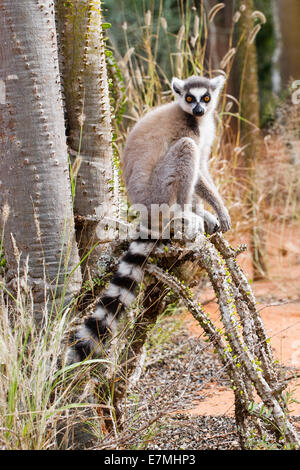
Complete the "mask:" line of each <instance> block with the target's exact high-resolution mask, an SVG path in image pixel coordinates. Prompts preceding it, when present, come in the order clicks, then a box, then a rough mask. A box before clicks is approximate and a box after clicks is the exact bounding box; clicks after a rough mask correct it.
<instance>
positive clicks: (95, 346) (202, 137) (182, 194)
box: [67, 77, 230, 363]
mask: <svg viewBox="0 0 300 470" xmlns="http://www.w3.org/2000/svg"><path fill="white" fill-rule="evenodd" d="M223 83H224V78H223V77H216V78H215V79H207V78H203V77H191V78H189V79H187V80H179V79H176V78H174V79H173V80H172V88H173V90H174V93H175V96H176V97H177V101H176V102H173V103H170V104H166V105H164V106H161V107H159V108H157V109H155V110H153V111H151V112H150V113H148V114H147V115H146V116H145V117H143V118H142V119H141V120H140V121H139V122H138V123H137V124H136V125H135V126H134V128H133V130H132V131H131V133H130V134H129V137H128V140H127V143H126V146H125V149H124V154H123V175H124V178H125V184H126V187H127V191H128V195H129V198H130V201H131V203H132V204H134V205H140V204H143V205H144V206H146V208H147V209H150V208H151V205H152V204H157V205H160V206H161V205H162V204H166V205H167V206H168V207H171V206H173V205H175V204H177V205H178V206H179V207H180V208H181V209H184V206H185V205H186V204H190V205H191V206H192V202H194V204H195V203H198V202H199V198H200V199H204V200H206V201H207V202H208V203H209V204H210V205H211V207H212V208H213V209H214V210H215V212H216V214H217V216H218V218H219V222H218V220H217V219H216V218H215V217H214V216H213V215H212V214H210V213H209V212H207V211H204V210H203V209H201V210H200V212H199V207H200V206H199V204H196V208H197V211H198V212H197V211H195V212H190V213H188V214H186V212H185V213H184V214H182V213H180V211H179V216H180V217H181V216H182V215H183V217H184V218H185V219H188V224H187V225H188V227H187V230H186V234H187V238H192V237H193V236H194V235H195V234H196V233H199V232H203V231H204V229H205V230H206V231H207V232H208V233H213V232H215V231H217V230H219V229H221V230H222V231H226V230H229V229H230V217H229V215H228V212H227V210H226V208H225V206H224V204H223V201H222V199H221V197H220V195H219V193H218V191H217V189H216V187H215V185H214V183H213V181H212V179H211V177H210V174H209V171H208V157H209V154H210V150H211V146H212V143H213V140H214V137H215V124H214V117H213V113H214V110H215V108H216V105H217V100H218V96H219V93H220V91H221V88H222V86H223ZM187 93H189V94H191V95H192V96H193V100H192V101H193V102H191V103H188V102H186V99H185V98H186V95H187ZM208 93H209V95H210V101H209V102H207V103H206V102H205V100H204V99H203V96H205V94H208ZM200 109H201V113H202V115H201V116H200V115H198V112H199V110H200ZM174 215H175V218H176V217H177V214H174ZM154 232H156V233H157V227H155V228H154V230H153V227H152V226H151V234H153V233H154ZM147 235H148V234H147ZM154 245H155V242H154V241H153V240H152V241H151V240H147V241H145V240H142V238H141V237H139V239H138V240H136V241H134V242H132V243H131V244H130V246H129V250H128V252H127V254H125V255H124V256H123V258H122V259H121V261H120V264H119V266H118V270H117V272H116V274H115V275H114V277H113V278H112V280H111V282H110V285H109V287H108V288H107V289H106V290H105V291H104V293H103V295H102V297H101V299H100V302H99V305H98V307H97V308H96V309H95V311H94V312H93V313H92V314H91V315H90V316H89V317H87V318H86V319H85V320H84V322H83V324H82V325H81V327H80V328H79V329H78V330H77V332H76V334H75V336H74V340H73V343H72V344H71V345H70V347H69V350H68V359H67V360H68V363H72V362H74V361H81V360H84V359H85V358H86V357H93V356H98V355H101V354H103V352H104V351H105V349H106V348H107V347H110V344H111V340H112V339H113V338H114V335H115V331H116V327H117V322H118V318H119V316H120V315H121V314H122V312H124V310H126V309H127V308H128V307H129V306H130V305H131V304H132V302H133V301H134V299H135V297H136V295H137V292H136V287H137V285H138V284H139V283H140V282H141V281H142V278H143V264H144V262H146V261H147V257H148V256H149V254H150V252H151V250H152V249H153V246H154ZM134 286H135V287H134Z"/></svg>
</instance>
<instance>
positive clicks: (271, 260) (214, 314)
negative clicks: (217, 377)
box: [186, 225, 300, 416]
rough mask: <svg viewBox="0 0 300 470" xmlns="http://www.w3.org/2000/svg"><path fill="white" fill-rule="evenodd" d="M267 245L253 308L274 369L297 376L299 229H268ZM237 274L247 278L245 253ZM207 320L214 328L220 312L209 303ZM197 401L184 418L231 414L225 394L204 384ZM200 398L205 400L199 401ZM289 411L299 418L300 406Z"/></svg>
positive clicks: (299, 391) (208, 295) (204, 296)
mask: <svg viewBox="0 0 300 470" xmlns="http://www.w3.org/2000/svg"><path fill="white" fill-rule="evenodd" d="M267 240H268V244H267V246H268V269H269V272H268V279H267V280H261V281H257V282H254V283H252V288H253V291H254V294H255V296H256V299H257V301H258V303H259V310H260V312H261V317H262V320H263V322H264V324H265V328H266V331H267V335H268V336H270V338H271V346H272V349H273V353H274V358H275V359H277V360H278V361H279V363H280V364H282V365H284V366H287V367H290V368H291V372H294V371H295V372H298V373H299V372H300V227H299V226H296V225H293V226H291V225H289V226H285V227H274V226H273V227H269V230H268V231H267ZM238 261H239V264H240V266H241V267H242V269H243V271H244V272H245V273H246V274H247V277H248V279H251V276H252V268H251V261H250V257H249V253H244V254H242V255H240V256H239V258H238ZM213 297H214V293H213V291H212V289H205V290H204V291H202V292H201V294H200V298H199V300H200V302H202V303H203V302H205V301H207V300H209V299H212V298H213ZM205 310H206V311H207V312H209V314H210V317H211V318H212V319H214V321H215V322H216V323H218V321H219V319H220V312H219V309H218V305H217V303H216V302H215V301H211V302H210V303H208V304H207V305H206V306H205ZM186 320H187V326H188V328H189V330H190V332H191V334H192V335H195V336H202V329H201V327H200V326H199V325H198V324H197V323H196V321H195V320H194V319H193V317H192V316H191V315H190V314H187V318H186ZM299 385H300V379H296V380H295V381H293V382H291V384H290V386H289V390H293V398H294V399H296V400H297V401H298V402H300V387H299ZM200 394H201V398H200V397H199V401H198V400H197V401H195V407H194V408H193V409H189V410H186V412H187V413H189V414H190V415H193V416H195V415H233V413H234V398H233V392H232V390H231V389H229V388H228V389H227V388H226V387H223V386H222V387H221V386H218V385H217V383H215V382H211V383H209V384H207V386H206V387H205V389H201V390H199V395H200ZM203 396H204V397H205V398H204V399H203ZM290 411H291V413H292V414H294V415H300V403H292V404H291V406H290Z"/></svg>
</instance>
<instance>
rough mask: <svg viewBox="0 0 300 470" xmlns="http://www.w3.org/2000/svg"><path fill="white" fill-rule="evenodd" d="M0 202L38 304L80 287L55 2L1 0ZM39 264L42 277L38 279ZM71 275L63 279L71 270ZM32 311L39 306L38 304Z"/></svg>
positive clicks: (9, 253)
mask: <svg viewBox="0 0 300 470" xmlns="http://www.w3.org/2000/svg"><path fill="white" fill-rule="evenodd" d="M0 50H1V64H0V78H1V79H3V81H4V87H5V96H3V98H4V99H3V100H2V101H4V102H3V103H1V104H0V127H1V141H0V145H1V150H0V174H1V190H0V203H1V206H2V208H3V206H4V205H5V204H7V205H8V207H9V216H8V219H7V221H6V226H5V238H4V251H5V257H6V259H7V262H8V265H9V268H10V272H9V275H10V277H11V278H15V277H16V276H17V271H18V266H17V260H16V257H15V254H16V253H15V252H16V250H14V247H13V243H12V240H11V235H12V237H13V238H14V240H15V242H16V246H17V248H18V250H19V251H20V252H21V259H23V260H24V259H25V258H26V257H27V256H28V257H29V273H30V278H31V283H32V287H33V293H34V298H35V302H36V305H40V306H41V304H42V303H43V302H44V300H45V299H44V297H45V293H46V295H50V296H51V295H52V294H54V293H55V296H56V297H57V298H59V297H62V298H63V297H64V300H69V299H70V298H71V297H72V295H73V294H75V293H76V292H77V291H78V290H79V289H80V286H81V275H80V271H79V270H78V269H77V270H75V272H74V273H72V272H73V270H74V268H75V267H76V265H77V263H78V262H79V257H78V252H77V246H76V242H75V236H74V221H73V212H72V198H71V190H70V179H69V168H68V154H67V146H66V139H65V125H64V116H63V107H62V100H61V94H60V78H59V72H58V55H57V43H56V32H55V22H54V6H53V2H52V1H50V0H46V1H39V0H27V1H26V2H24V1H23V0H1V1H0ZM44 271H45V276H46V278H45V279H44ZM71 273H72V276H71V278H70V279H69V275H71ZM36 313H37V318H39V317H40V315H41V308H39V309H38V310H37V312H36Z"/></svg>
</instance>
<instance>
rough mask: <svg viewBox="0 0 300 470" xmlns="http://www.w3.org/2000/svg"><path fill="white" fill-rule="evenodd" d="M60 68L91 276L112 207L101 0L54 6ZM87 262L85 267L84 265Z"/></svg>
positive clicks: (80, 233) (82, 242)
mask: <svg viewBox="0 0 300 470" xmlns="http://www.w3.org/2000/svg"><path fill="white" fill-rule="evenodd" d="M56 11H57V29H58V37H59V43H60V63H61V72H62V81H63V87H64V97H65V109H66V117H67V127H68V145H69V152H70V156H71V160H72V161H73V162H74V160H75V159H76V157H77V158H78V157H79V159H80V162H81V164H80V168H79V170H78V174H77V181H76V196H75V206H74V212H75V223H76V236H77V241H78V246H79V253H80V257H81V259H83V258H84V257H85V256H86V255H87V254H88V253H89V251H90V250H91V249H92V248H93V246H95V244H98V249H95V250H93V251H92V252H91V253H90V254H89V256H88V259H87V260H85V261H84V263H83V267H84V277H85V278H86V277H87V274H88V272H87V270H86V269H85V268H88V270H89V271H90V275H91V276H93V275H94V274H95V273H96V272H97V271H98V269H97V260H98V258H99V254H100V253H101V250H103V246H106V245H103V243H104V242H105V240H108V239H109V234H108V232H107V230H105V224H103V223H99V222H100V221H101V219H102V218H104V217H106V216H108V215H109V216H110V217H112V216H113V206H112V195H113V192H112V184H113V183H112V179H113V171H112V132H111V113H110V101H109V92H108V81H107V71H106V62H105V49H104V40H103V31H102V11H101V1H100V0H74V1H72V2H64V1H62V0H57V1H56ZM86 261H87V262H86Z"/></svg>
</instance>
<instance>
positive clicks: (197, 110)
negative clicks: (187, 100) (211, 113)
mask: <svg viewBox="0 0 300 470" xmlns="http://www.w3.org/2000/svg"><path fill="white" fill-rule="evenodd" d="M193 114H194V116H203V114H204V109H203V108H202V106H200V104H197V106H195V107H194V109H193Z"/></svg>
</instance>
